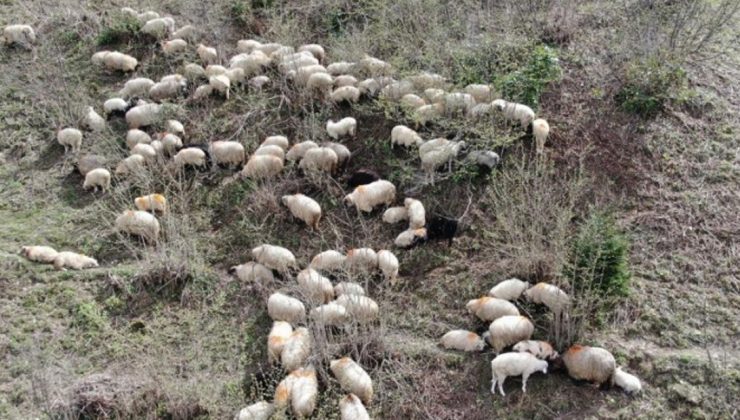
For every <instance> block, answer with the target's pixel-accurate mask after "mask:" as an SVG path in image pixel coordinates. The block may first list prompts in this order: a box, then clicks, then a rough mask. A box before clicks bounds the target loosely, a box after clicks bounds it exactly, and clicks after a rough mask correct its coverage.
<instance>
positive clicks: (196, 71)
mask: <svg viewBox="0 0 740 420" xmlns="http://www.w3.org/2000/svg"><path fill="white" fill-rule="evenodd" d="M183 74H184V75H185V77H187V78H188V79H191V80H195V79H200V78H207V76H206V69H204V68H203V66H201V65H200V64H195V63H188V64H186V65H185V67H184V68H183Z"/></svg>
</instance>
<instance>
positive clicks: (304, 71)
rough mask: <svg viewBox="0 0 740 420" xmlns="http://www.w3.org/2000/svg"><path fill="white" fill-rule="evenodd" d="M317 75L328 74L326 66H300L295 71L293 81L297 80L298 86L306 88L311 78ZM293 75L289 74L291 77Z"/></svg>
mask: <svg viewBox="0 0 740 420" xmlns="http://www.w3.org/2000/svg"><path fill="white" fill-rule="evenodd" d="M311 60H315V59H311ZM315 73H326V69H325V68H324V66H322V65H320V64H312V65H308V66H300V67H298V69H297V70H296V71H295V75H293V76H292V77H293V79H294V80H295V83H296V84H297V85H298V86H306V84H307V83H308V79H309V78H310V77H311V75H312V74H315ZM291 74H292V73H288V75H289V77H290V75H291Z"/></svg>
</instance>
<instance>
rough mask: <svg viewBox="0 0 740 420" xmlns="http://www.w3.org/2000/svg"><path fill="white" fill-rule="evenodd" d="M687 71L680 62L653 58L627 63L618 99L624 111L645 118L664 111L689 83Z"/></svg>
mask: <svg viewBox="0 0 740 420" xmlns="http://www.w3.org/2000/svg"><path fill="white" fill-rule="evenodd" d="M686 80H687V79H686V72H685V71H684V70H683V68H681V67H680V66H679V65H677V64H674V63H671V62H670V61H669V62H666V61H663V60H660V59H658V58H657V57H652V58H650V59H647V60H645V61H637V62H632V63H630V64H628V65H627V69H626V70H625V79H624V84H623V86H622V88H621V89H620V90H619V92H618V93H617V97H616V99H617V102H618V103H619V104H620V106H621V107H622V109H623V110H625V111H627V112H630V113H632V114H637V115H640V116H641V117H643V118H650V117H653V116H655V115H657V114H658V113H659V112H661V111H662V110H663V109H664V107H665V104H666V103H668V101H670V100H672V99H674V97H675V96H676V94H677V92H679V90H680V88H681V87H683V86H684V85H685V84H686Z"/></svg>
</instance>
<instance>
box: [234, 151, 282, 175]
mask: <svg viewBox="0 0 740 420" xmlns="http://www.w3.org/2000/svg"><path fill="white" fill-rule="evenodd" d="M282 170H283V160H282V159H280V158H278V157H275V156H272V155H254V156H252V157H250V158H249V160H248V161H247V164H246V165H244V168H243V169H242V171H241V175H242V176H244V177H247V178H273V177H275V176H277V175H278V174H279V173H280V171H282Z"/></svg>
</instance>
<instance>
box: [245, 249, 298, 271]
mask: <svg viewBox="0 0 740 420" xmlns="http://www.w3.org/2000/svg"><path fill="white" fill-rule="evenodd" d="M252 257H253V258H254V259H255V260H256V261H257V262H258V263H260V264H262V265H264V266H265V267H267V268H269V269H272V270H278V271H287V269H288V268H289V267H296V265H297V264H296V259H295V255H293V253H292V252H290V250H288V249H287V248H283V247H281V246H275V245H269V244H263V245H260V246H258V247H256V248H253V249H252Z"/></svg>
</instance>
